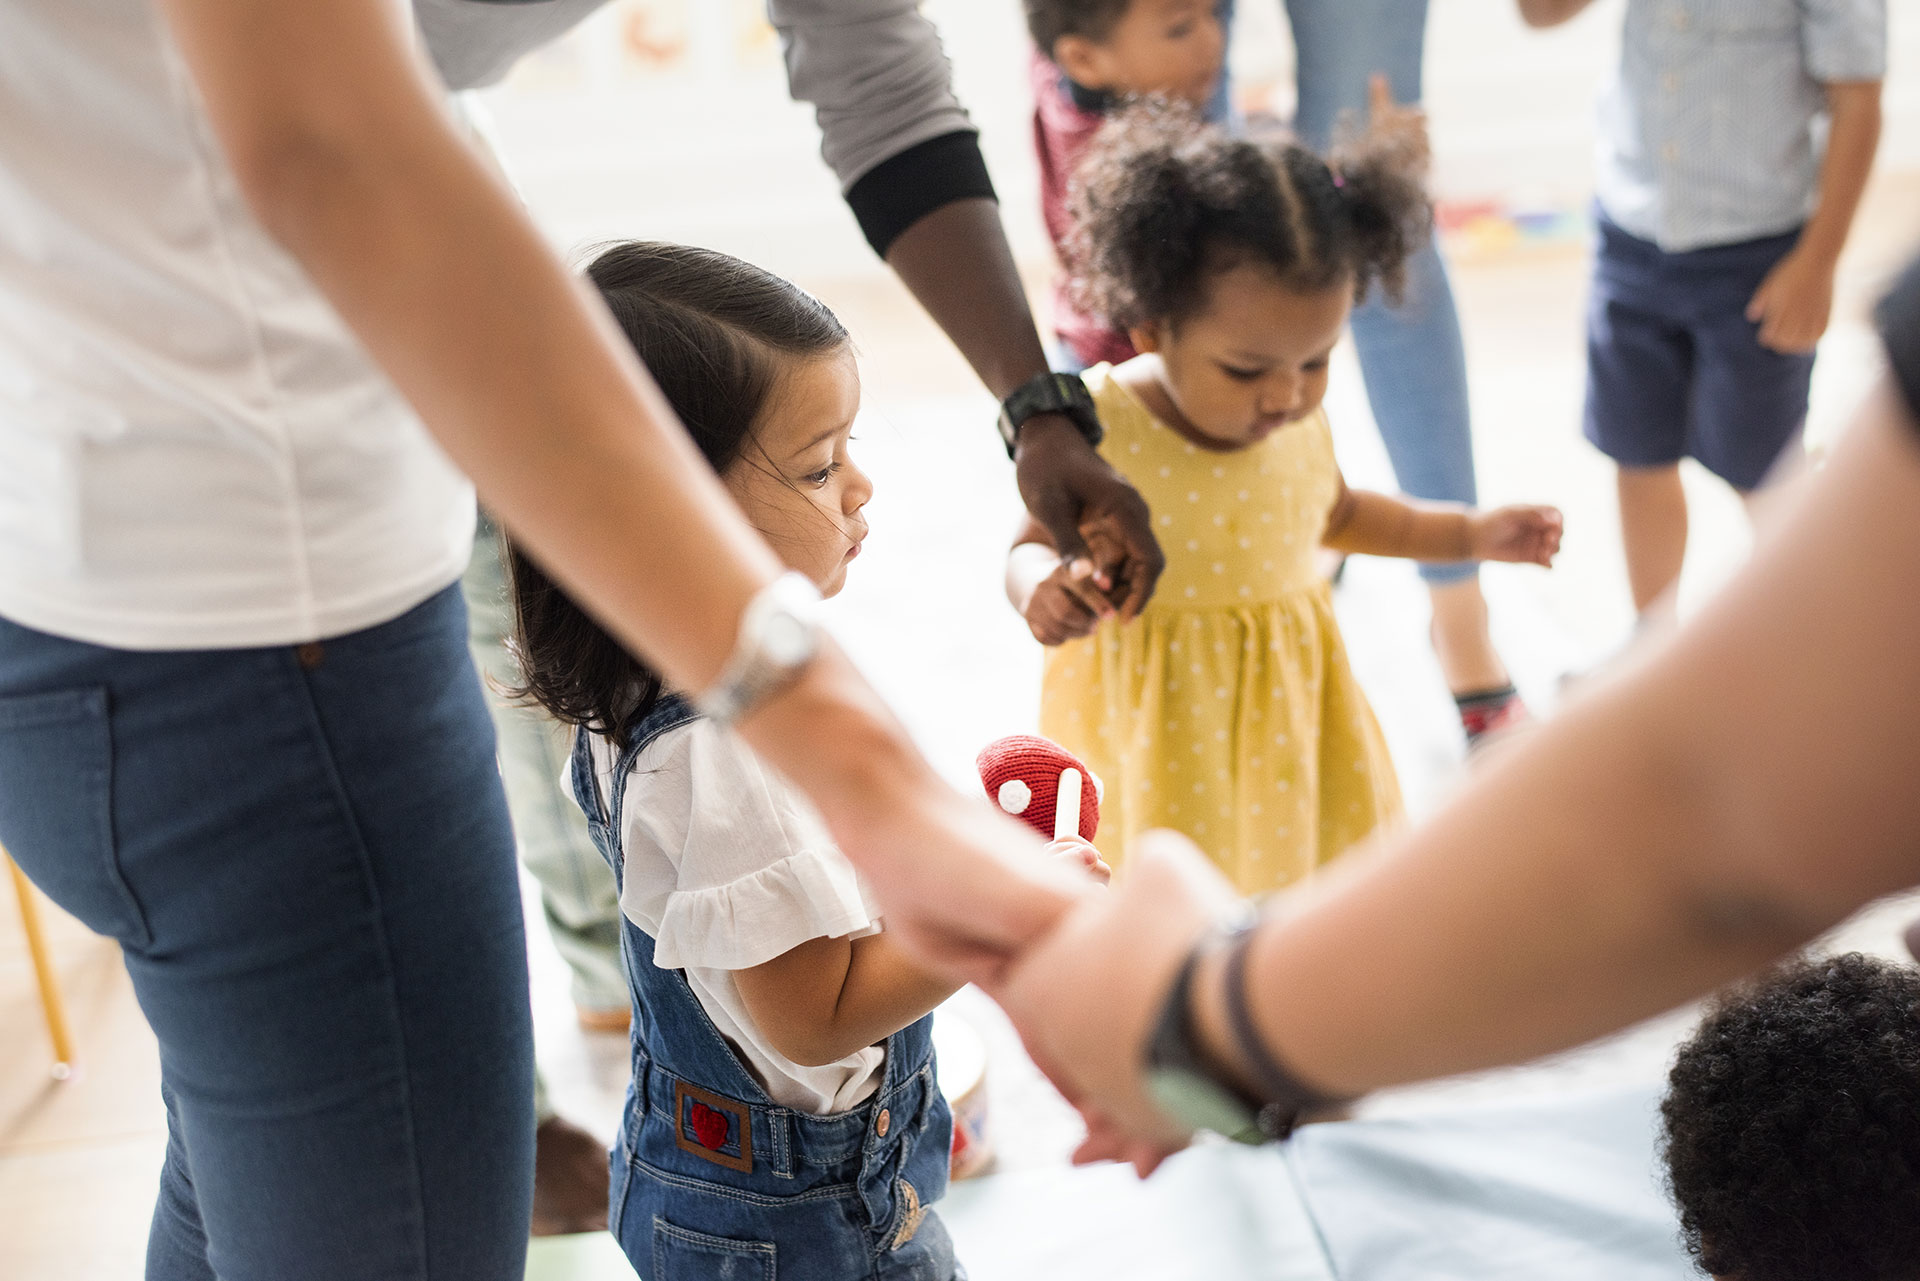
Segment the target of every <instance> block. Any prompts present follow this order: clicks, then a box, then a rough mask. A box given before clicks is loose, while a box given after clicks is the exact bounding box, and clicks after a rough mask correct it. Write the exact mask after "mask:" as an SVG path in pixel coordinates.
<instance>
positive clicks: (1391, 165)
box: [1066, 100, 1432, 328]
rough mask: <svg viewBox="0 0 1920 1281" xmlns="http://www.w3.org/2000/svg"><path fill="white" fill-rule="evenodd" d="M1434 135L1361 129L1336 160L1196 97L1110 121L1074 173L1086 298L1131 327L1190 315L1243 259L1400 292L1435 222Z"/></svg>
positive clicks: (1305, 284) (1081, 285) (1330, 284)
mask: <svg viewBox="0 0 1920 1281" xmlns="http://www.w3.org/2000/svg"><path fill="white" fill-rule="evenodd" d="M1426 167H1427V151H1426V146H1425V140H1424V138H1422V137H1418V136H1413V135H1409V134H1406V133H1404V132H1393V131H1388V132H1380V133H1367V134H1360V135H1357V136H1354V137H1353V138H1352V139H1351V140H1349V141H1347V142H1345V143H1342V144H1341V145H1339V146H1337V147H1336V148H1335V149H1334V152H1333V155H1332V157H1331V158H1330V160H1328V159H1322V158H1321V157H1320V156H1318V155H1316V154H1315V153H1314V152H1312V151H1310V150H1308V149H1307V148H1305V147H1302V146H1300V145H1299V144H1298V143H1296V142H1293V141H1291V140H1287V139H1274V140H1267V141H1253V140H1250V139H1246V138H1237V137H1234V136H1233V135H1231V134H1229V133H1228V132H1227V131H1226V130H1224V129H1221V128H1219V127H1217V126H1214V125H1209V124H1206V123H1205V122H1204V121H1203V120H1202V119H1201V118H1200V116H1199V114H1198V113H1197V112H1195V111H1194V110H1193V109H1192V108H1190V107H1188V106H1185V105H1183V104H1176V103H1169V102H1164V101H1158V100H1154V101H1148V102H1144V103H1140V104H1137V105H1134V106H1132V107H1129V108H1128V109H1127V110H1125V111H1123V112H1121V113H1120V114H1118V115H1117V116H1115V117H1114V118H1113V119H1112V120H1110V121H1109V122H1108V123H1107V124H1106V125H1105V126H1103V127H1102V128H1101V130H1100V133H1099V135H1098V136H1097V137H1096V138H1095V139H1094V143H1093V146H1092V147H1091V148H1090V149H1089V150H1088V152H1087V155H1086V158H1085V159H1084V160H1083V161H1082V162H1081V164H1080V166H1079V168H1078V169H1077V170H1076V171H1075V174H1074V187H1073V191H1072V194H1071V196H1070V198H1069V204H1070V208H1071V210H1072V214H1073V220H1074V230H1073V233H1072V235H1071V237H1070V239H1069V242H1068V246H1067V255H1066V256H1067V258H1068V260H1069V262H1070V263H1071V264H1072V269H1073V284H1072V292H1073V295H1074V300H1075V302H1076V303H1078V304H1079V305H1080V306H1082V307H1084V308H1086V309H1087V310H1088V311H1089V312H1091V313H1093V314H1095V315H1100V316H1104V317H1106V318H1107V319H1108V321H1110V322H1111V323H1112V324H1114V325H1117V326H1119V327H1121V328H1132V327H1135V326H1140V325H1146V324H1153V323H1158V322H1162V321H1166V322H1173V323H1178V322H1179V321H1180V320H1181V319H1183V318H1185V317H1188V316H1191V315H1193V314H1194V313H1195V312H1197V311H1199V310H1200V309H1201V308H1202V307H1204V306H1205V304H1206V301H1207V296H1208V288H1209V284H1210V282H1211V281H1212V280H1213V279H1214V278H1215V277H1216V276H1218V275H1220V274H1222V273H1224V272H1227V271H1231V270H1233V269H1234V268H1236V267H1241V266H1246V265H1253V266H1258V267H1262V268H1265V269H1267V270H1269V271H1271V272H1272V273H1273V274H1274V275H1275V276H1276V277H1277V278H1278V279H1279V280H1280V281H1281V283H1282V284H1284V285H1286V286H1287V287H1288V288H1289V289H1294V290H1298V291H1300V292H1303V293H1314V292H1319V291H1321V290H1325V289H1331V288H1334V287H1336V286H1341V285H1345V284H1348V283H1350V284H1351V287H1352V289H1353V295H1354V299H1355V301H1361V300H1364V299H1365V298H1366V297H1367V295H1368V293H1369V292H1370V291H1371V290H1372V289H1373V287H1374V286H1375V285H1378V286H1379V287H1380V289H1381V290H1382V292H1384V293H1385V294H1386V295H1387V297H1388V298H1389V299H1392V300H1394V301H1398V300H1399V298H1400V296H1401V289H1402V286H1403V284H1404V282H1405V275H1406V262H1407V259H1408V258H1409V257H1411V256H1412V255H1413V254H1414V253H1415V252H1416V251H1418V250H1419V249H1420V248H1421V247H1422V246H1423V245H1424V244H1425V243H1426V242H1427V238H1428V237H1429V236H1430V235H1431V232H1432V206H1431V204H1430V203H1429V202H1428V199H1427V193H1426V184H1425V179H1426Z"/></svg>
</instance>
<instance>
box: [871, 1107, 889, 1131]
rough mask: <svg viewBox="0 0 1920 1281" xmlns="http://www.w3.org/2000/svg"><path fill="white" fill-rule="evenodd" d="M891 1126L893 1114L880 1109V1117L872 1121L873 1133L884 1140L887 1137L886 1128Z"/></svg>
mask: <svg viewBox="0 0 1920 1281" xmlns="http://www.w3.org/2000/svg"><path fill="white" fill-rule="evenodd" d="M892 1124H893V1114H892V1113H891V1112H889V1111H887V1110H886V1109H885V1108H881V1109H880V1115H879V1116H877V1117H875V1118H874V1119H873V1132H874V1133H875V1134H877V1135H879V1136H880V1137H881V1138H883V1139H884V1138H886V1137H887V1129H888V1127H890V1126H891V1125H892Z"/></svg>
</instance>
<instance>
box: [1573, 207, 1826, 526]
mask: <svg viewBox="0 0 1920 1281" xmlns="http://www.w3.org/2000/svg"><path fill="white" fill-rule="evenodd" d="M1599 223H1600V247H1599V252H1598V253H1597V254H1596V255H1595V258H1594V267H1593V294H1592V298H1591V300H1590V302H1589V304H1588V309H1587V407H1586V424H1585V430H1586V436H1587V439H1588V440H1590V441H1592V442H1593V443H1594V444H1595V445H1596V446H1598V447H1599V449H1600V451H1601V452H1602V453H1604V454H1606V455H1607V456H1608V457H1609V458H1611V459H1613V460H1614V461H1615V462H1616V463H1619V464H1620V465H1621V466H1622V467H1661V466H1666V465H1669V464H1672V463H1677V462H1679V461H1680V460H1681V459H1682V458H1688V457H1691V458H1696V459H1698V460H1699V461H1700V462H1701V464H1702V465H1704V466H1705V467H1706V468H1707V470H1709V471H1711V472H1713V473H1714V474H1715V475H1716V476H1719V477H1720V478H1721V479H1722V480H1725V481H1726V482H1727V483H1728V484H1729V485H1732V486H1733V487H1734V488H1735V489H1738V490H1743V491H1744V490H1751V489H1756V488H1758V487H1759V485H1760V482H1761V481H1763V480H1765V479H1766V476H1767V473H1768V472H1769V471H1770V470H1772V468H1773V464H1774V463H1775V461H1777V460H1778V459H1779V457H1780V455H1781V453H1782V451H1784V450H1785V449H1786V448H1787V446H1788V445H1790V444H1791V443H1792V442H1793V441H1794V439H1795V438H1796V437H1797V436H1798V435H1799V433H1800V429H1801V428H1802V427H1803V426H1804V425H1805V423H1806V420H1807V387H1808V384H1809V383H1810V382H1811V380H1812V377H1813V356H1812V354H1811V353H1809V354H1807V355H1804V356H1789V355H1783V354H1782V353H1780V352H1777V351H1773V350H1770V349H1769V348H1766V347H1762V346H1761V345H1760V341H1759V338H1758V337H1757V335H1758V334H1759V332H1760V327H1759V326H1758V325H1756V324H1754V323H1753V322H1752V321H1750V320H1748V319H1747V317H1746V309H1747V303H1748V301H1749V300H1751V299H1752V297H1753V291H1754V290H1756V289H1758V288H1759V287H1760V282H1761V280H1763V279H1764V278H1765V277H1766V274H1767V272H1768V271H1770V270H1772V268H1773V265H1774V264H1775V263H1777V262H1779V261H1780V259H1781V258H1783V257H1784V256H1786V253H1787V251H1788V250H1790V249H1792V248H1793V246H1794V244H1795V242H1796V241H1797V240H1798V239H1799V234H1800V233H1799V232H1798V231H1797V230H1796V231H1792V232H1788V233H1787V234H1785V235H1781V236H1769V237H1767V238H1766V239H1764V240H1749V241H1743V242H1741V243H1740V244H1733V245H1715V246H1713V247H1711V248H1707V249H1692V250H1688V251H1687V252H1685V253H1667V252H1665V251H1664V250H1662V249H1660V248H1659V247H1658V246H1657V245H1653V244H1650V243H1648V242H1647V241H1644V240H1641V239H1639V238H1638V237H1636V236H1630V235H1628V234H1627V233H1626V232H1624V231H1622V230H1621V229H1620V228H1619V227H1617V226H1615V225H1614V224H1613V223H1612V222H1610V221H1608V220H1607V218H1606V217H1605V216H1604V215H1602V216H1601V217H1600V219H1599Z"/></svg>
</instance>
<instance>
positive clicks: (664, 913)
mask: <svg viewBox="0 0 1920 1281" xmlns="http://www.w3.org/2000/svg"><path fill="white" fill-rule="evenodd" d="M626 786H627V794H626V798H625V801H624V809H625V813H624V816H623V817H624V820H625V822H624V826H625V827H626V832H625V837H626V847H627V848H626V885H625V892H624V893H623V894H622V895H621V900H622V906H623V907H625V908H626V909H627V912H628V915H629V916H631V917H633V919H635V920H636V921H637V922H639V923H640V925H641V926H642V928H645V929H647V930H648V932H649V933H651V934H652V935H653V937H654V963H655V964H656V965H659V966H660V967H662V968H663V969H688V968H708V969H717V970H744V969H749V968H751V967H753V966H755V965H760V964H762V963H764V962H766V961H770V960H772V959H773V958H774V957H776V956H779V955H781V954H782V953H784V952H788V951H791V950H792V949H793V948H795V947H798V946H799V945H800V944H802V943H805V942H807V941H808V940H809V939H816V938H841V937H846V936H855V937H857V936H860V935H863V934H872V933H876V932H877V931H878V930H879V921H880V914H879V911H878V909H877V907H876V906H875V905H874V904H873V902H872V901H871V899H870V897H869V893H868V890H867V887H866V884H865V883H864V882H863V881H862V879H861V878H860V876H859V874H858V873H857V872H855V871H854V868H853V865H852V864H851V863H849V862H848V861H847V858H846V856H845V855H844V854H842V853H841V852H840V850H839V847H838V846H836V845H835V844H834V843H833V839H832V837H830V836H829V835H828V834H827V829H826V825H825V823H824V822H823V821H822V820H821V819H820V817H819V815H818V814H817V813H816V812H815V811H814V809H813V807H812V806H811V805H809V804H808V803H807V801H806V799H805V798H804V797H802V796H801V795H800V793H799V792H798V791H797V790H796V789H795V788H794V787H793V786H792V785H791V784H790V783H788V782H787V781H786V780H785V779H783V778H781V777H780V775H779V774H778V773H776V772H775V771H774V770H773V769H772V768H770V767H769V766H767V765H766V764H764V763H763V762H762V761H761V760H760V759H759V758H758V757H756V756H755V755H754V754H753V752H752V751H751V750H750V749H749V748H748V747H747V745H746V744H745V743H744V742H742V741H741V740H740V739H739V738H738V737H737V736H735V735H734V734H732V733H731V732H729V731H726V730H723V729H720V728H718V727H716V726H715V725H714V724H713V723H712V722H710V721H707V720H698V721H694V722H692V723H691V724H689V725H687V726H686V727H685V728H683V729H681V730H678V731H674V732H671V733H669V734H667V735H663V736H662V737H661V739H660V740H659V741H658V742H657V743H656V744H654V746H653V747H651V748H649V750H648V751H646V752H644V753H643V754H642V755H641V757H640V759H639V760H638V761H637V762H636V763H635V768H634V771H633V774H632V776H631V777H630V778H629V779H628V780H627V785H626Z"/></svg>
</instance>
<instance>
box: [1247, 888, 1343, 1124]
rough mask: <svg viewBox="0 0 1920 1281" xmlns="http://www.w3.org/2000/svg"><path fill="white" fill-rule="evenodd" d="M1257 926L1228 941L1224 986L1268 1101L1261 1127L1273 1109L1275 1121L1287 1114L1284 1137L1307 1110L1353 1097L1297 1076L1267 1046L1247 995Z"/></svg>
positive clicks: (1260, 1085)
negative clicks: (1249, 960)
mask: <svg viewBox="0 0 1920 1281" xmlns="http://www.w3.org/2000/svg"><path fill="white" fill-rule="evenodd" d="M1255 928H1256V926H1253V925H1249V926H1247V927H1246V928H1245V929H1242V930H1240V931H1239V932H1238V933H1237V934H1236V935H1235V936H1234V939H1233V941H1232V942H1231V943H1230V944H1228V946H1227V961H1226V966H1225V968H1224V970H1223V971H1222V973H1221V987H1222V988H1224V989H1225V996H1226V1002H1227V1026H1228V1027H1229V1029H1231V1031H1232V1033H1233V1044H1234V1049H1235V1050H1236V1051H1238V1053H1239V1056H1240V1059H1241V1061H1242V1062H1244V1063H1246V1065H1247V1066H1248V1068H1249V1069H1251V1071H1252V1072H1253V1076H1254V1079H1255V1083H1256V1084H1258V1085H1259V1087H1260V1094H1261V1098H1262V1101H1263V1104H1264V1106H1263V1107H1262V1109H1261V1111H1262V1113H1263V1116H1262V1126H1261V1128H1262V1129H1267V1128H1268V1122H1269V1118H1268V1116H1267V1115H1265V1114H1267V1113H1272V1114H1273V1115H1272V1119H1273V1120H1275V1121H1280V1120H1282V1118H1284V1122H1283V1123H1284V1129H1283V1130H1282V1135H1281V1137H1284V1135H1285V1134H1289V1133H1291V1132H1292V1131H1293V1129H1294V1127H1295V1126H1297V1125H1298V1124H1299V1123H1300V1118H1301V1117H1302V1116H1304V1115H1305V1114H1306V1113H1308V1112H1311V1111H1313V1110H1315V1109H1317V1108H1324V1107H1335V1106H1338V1105H1339V1104H1342V1103H1348V1102H1351V1100H1349V1099H1342V1098H1336V1097H1334V1096H1332V1095H1329V1094H1324V1093H1322V1092H1321V1091H1319V1090H1316V1089H1314V1088H1313V1087H1312V1086H1310V1085H1307V1084H1306V1083H1305V1082H1303V1081H1302V1080H1301V1079H1300V1078H1299V1077H1298V1076H1295V1075H1294V1074H1293V1072H1292V1071H1290V1070H1289V1069H1288V1068H1287V1066H1286V1065H1285V1064H1284V1063H1282V1062H1280V1060H1279V1059H1277V1058H1275V1057H1274V1053H1273V1051H1272V1050H1270V1049H1268V1048H1267V1043H1266V1041H1265V1040H1263V1039H1262V1038H1261V1036H1260V1029H1259V1028H1257V1027H1255V1026H1254V1025H1253V1006H1252V1004H1251V1002H1250V1001H1249V999H1248V996H1247V953H1248V952H1250V951H1251V950H1252V948H1253V932H1254V929H1255Z"/></svg>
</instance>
